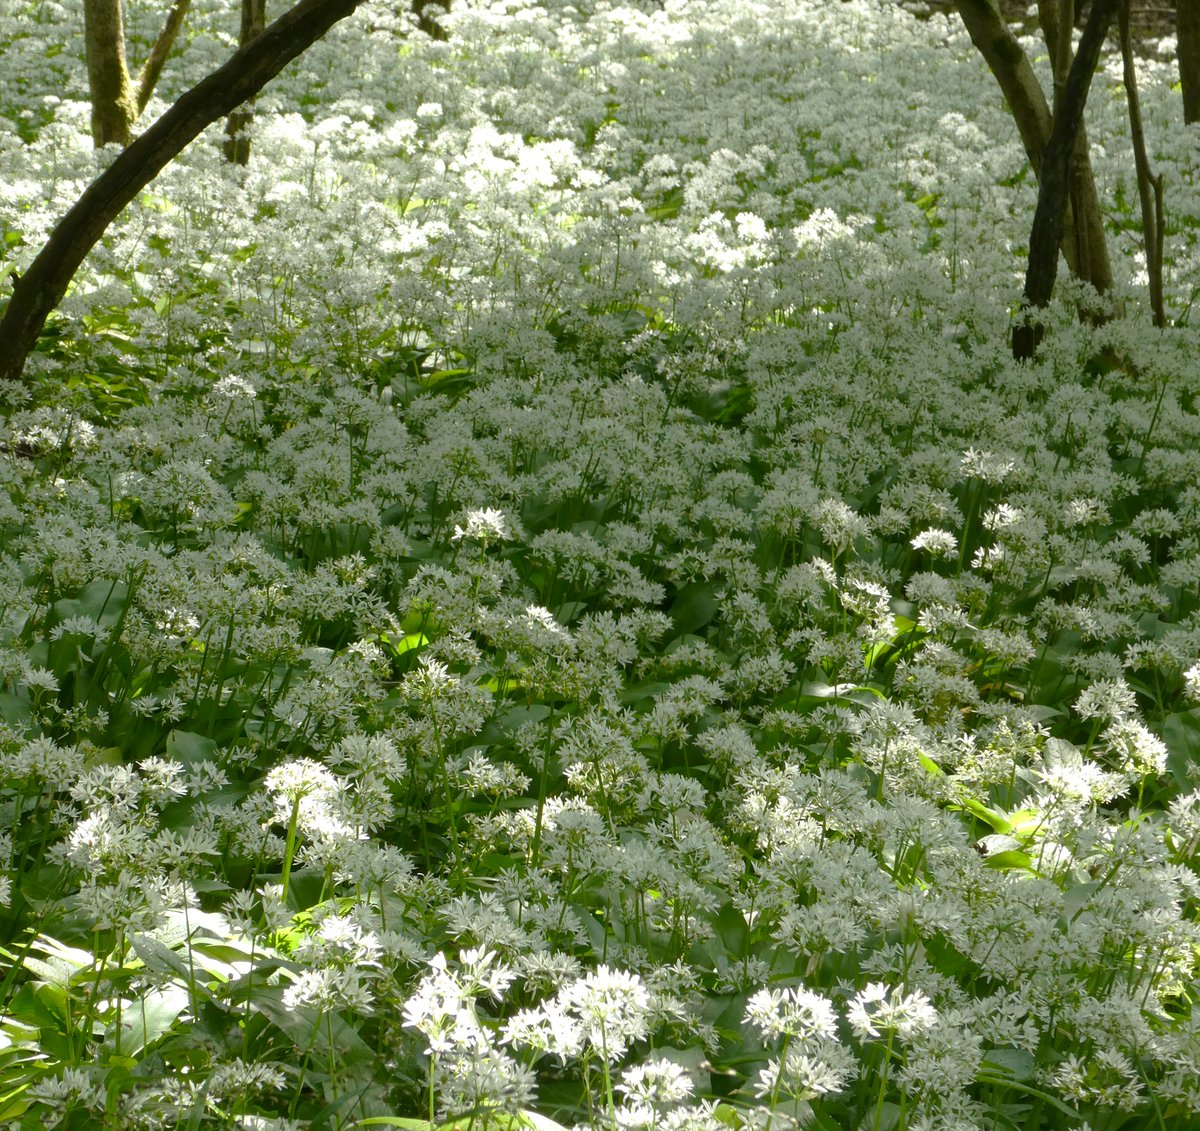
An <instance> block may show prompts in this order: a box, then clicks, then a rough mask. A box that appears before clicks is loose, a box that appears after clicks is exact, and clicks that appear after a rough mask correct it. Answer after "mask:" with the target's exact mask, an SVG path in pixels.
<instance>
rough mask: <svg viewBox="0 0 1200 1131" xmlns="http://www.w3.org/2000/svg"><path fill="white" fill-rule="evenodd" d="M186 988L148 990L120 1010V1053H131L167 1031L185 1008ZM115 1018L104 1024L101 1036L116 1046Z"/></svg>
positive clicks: (131, 1054) (129, 1054) (140, 1049)
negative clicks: (106, 1030) (104, 1028)
mask: <svg viewBox="0 0 1200 1131" xmlns="http://www.w3.org/2000/svg"><path fill="white" fill-rule="evenodd" d="M188 1001H189V997H188V992H187V990H185V989H184V988H183V987H182V986H166V987H165V988H163V989H161V990H150V991H149V992H147V993H145V994H143V995H142V996H141V997H140V998H138V999H137V1000H136V1001H133V1002H132V1003H130V1004H129V1005H127V1006H126V1007H125V1008H124V1009H123V1010H122V1011H121V1044H120V1048H121V1054H122V1055H123V1056H135V1055H137V1054H138V1053H140V1052H141V1051H142V1050H143V1049H144V1048H146V1046H147V1045H151V1044H153V1043H154V1042H155V1041H157V1040H158V1039H159V1038H160V1037H162V1036H164V1035H165V1034H167V1033H168V1032H170V1030H171V1027H172V1026H173V1025H174V1024H175V1022H176V1021H177V1020H178V1019H179V1015H180V1014H181V1013H182V1012H183V1011H184V1010H185V1009H186V1008H187V1005H188ZM116 1036H117V1028H116V1021H115V1020H114V1021H113V1023H112V1024H111V1025H110V1026H109V1027H108V1032H107V1033H106V1034H105V1039H106V1040H107V1041H109V1042H110V1043H111V1044H112V1045H113V1046H114V1047H116Z"/></svg>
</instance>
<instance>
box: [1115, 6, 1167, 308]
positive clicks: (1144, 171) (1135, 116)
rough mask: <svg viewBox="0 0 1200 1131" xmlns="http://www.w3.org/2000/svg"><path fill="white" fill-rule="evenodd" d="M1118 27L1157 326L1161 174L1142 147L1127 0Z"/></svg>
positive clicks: (1160, 284) (1160, 279) (1160, 281)
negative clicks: (1153, 166)
mask: <svg viewBox="0 0 1200 1131" xmlns="http://www.w3.org/2000/svg"><path fill="white" fill-rule="evenodd" d="M1117 23H1118V25H1119V26H1120V29H1121V63H1122V66H1123V69H1124V78H1125V99H1126V101H1127V102H1128V103H1129V138H1130V141H1132V142H1133V163H1134V168H1135V169H1136V171H1137V186H1138V203H1139V204H1140V206H1141V210H1142V246H1143V248H1144V250H1145V253H1146V279H1147V283H1148V286H1149V288H1150V309H1151V311H1153V314H1154V325H1155V326H1157V327H1158V328H1159V329H1160V330H1161V329H1162V328H1163V327H1165V326H1166V324H1167V311H1166V307H1165V306H1164V305H1163V271H1162V267H1163V264H1162V250H1163V223H1162V221H1163V178H1162V174H1161V173H1160V174H1158V175H1157V176H1156V175H1155V173H1154V171H1153V170H1152V169H1151V168H1150V155H1149V153H1147V151H1146V131H1145V129H1144V127H1143V126H1142V106H1141V99H1140V98H1139V97H1138V88H1137V62H1136V60H1135V59H1134V54H1133V35H1132V33H1131V32H1130V30H1129V0H1121V10H1120V13H1119V14H1118V16H1117Z"/></svg>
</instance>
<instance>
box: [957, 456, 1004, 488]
mask: <svg viewBox="0 0 1200 1131" xmlns="http://www.w3.org/2000/svg"><path fill="white" fill-rule="evenodd" d="M1016 466H1017V464H1016V461H1015V460H1011V459H1005V458H1004V457H1003V456H998V455H996V454H995V453H994V452H985V451H980V450H978V449H976V448H968V449H967V450H966V451H965V452H963V454H962V459H961V460H960V461H959V470H961V471H962V473H963V475H964V476H965V477H966V478H967V479H981V480H982V481H983V482H984V483H1003V482H1004V480H1005V479H1007V478H1008V476H1009V474H1010V473H1011V472H1012V471H1013V470H1014V469H1015V468H1016Z"/></svg>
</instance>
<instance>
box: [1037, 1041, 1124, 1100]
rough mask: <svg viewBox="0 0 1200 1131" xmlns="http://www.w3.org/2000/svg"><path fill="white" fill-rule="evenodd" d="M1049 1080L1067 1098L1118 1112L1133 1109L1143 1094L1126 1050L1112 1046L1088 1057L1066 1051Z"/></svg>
mask: <svg viewBox="0 0 1200 1131" xmlns="http://www.w3.org/2000/svg"><path fill="white" fill-rule="evenodd" d="M1048 1082H1049V1083H1050V1084H1052V1085H1053V1086H1054V1087H1056V1088H1058V1090H1059V1091H1060V1092H1062V1094H1063V1095H1064V1096H1066V1097H1067V1098H1068V1099H1072V1100H1076V1101H1078V1102H1080V1103H1094V1104H1098V1105H1100V1106H1101V1107H1115V1108H1117V1109H1118V1110H1120V1111H1133V1109H1134V1108H1136V1107H1137V1105H1138V1103H1139V1102H1140V1101H1141V1098H1142V1095H1143V1085H1142V1081H1141V1079H1140V1078H1139V1075H1138V1070H1137V1069H1136V1068H1135V1067H1134V1065H1133V1062H1132V1061H1131V1060H1130V1059H1129V1057H1128V1056H1126V1055H1125V1053H1123V1052H1120V1051H1118V1050H1116V1049H1111V1048H1109V1049H1104V1048H1102V1049H1100V1050H1098V1051H1097V1052H1096V1053H1095V1054H1094V1055H1093V1056H1092V1057H1091V1058H1089V1059H1081V1058H1080V1057H1078V1056H1076V1055H1075V1054H1074V1053H1070V1054H1068V1055H1067V1057H1066V1058H1065V1059H1064V1060H1063V1062H1062V1064H1060V1065H1059V1066H1058V1067H1057V1068H1056V1069H1055V1070H1054V1071H1053V1072H1052V1073H1051V1074H1050V1076H1049V1080H1048Z"/></svg>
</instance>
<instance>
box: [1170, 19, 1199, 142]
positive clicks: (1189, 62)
mask: <svg viewBox="0 0 1200 1131" xmlns="http://www.w3.org/2000/svg"><path fill="white" fill-rule="evenodd" d="M1175 31H1176V33H1177V36H1178V47H1177V48H1176V53H1177V54H1178V56H1179V85H1180V86H1182V87H1183V120H1184V121H1185V122H1186V123H1187V124H1188V125H1191V124H1192V122H1200V3H1197V0H1178V2H1177V3H1176V5H1175Z"/></svg>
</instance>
